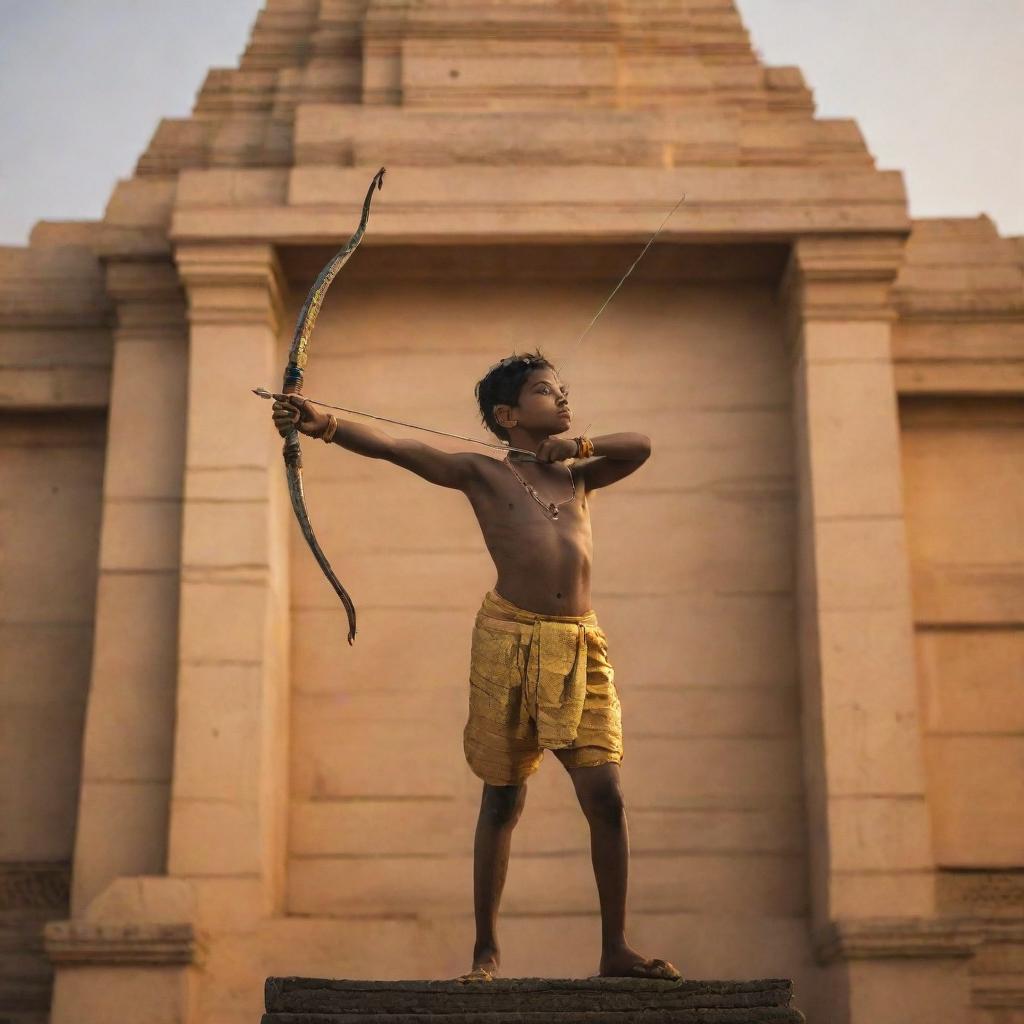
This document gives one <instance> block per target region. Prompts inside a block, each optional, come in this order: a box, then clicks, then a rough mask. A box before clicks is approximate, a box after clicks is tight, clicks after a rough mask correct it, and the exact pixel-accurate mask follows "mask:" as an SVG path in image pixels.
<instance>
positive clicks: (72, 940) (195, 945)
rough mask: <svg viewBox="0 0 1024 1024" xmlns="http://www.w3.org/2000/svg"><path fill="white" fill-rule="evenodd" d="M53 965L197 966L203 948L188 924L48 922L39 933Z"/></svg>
mask: <svg viewBox="0 0 1024 1024" xmlns="http://www.w3.org/2000/svg"><path fill="white" fill-rule="evenodd" d="M43 942H44V945H45V948H46V953H47V955H48V956H49V958H50V960H51V962H52V963H54V964H61V965H63V964H105V965H113V966H137V965H149V966H161V965H174V964H194V963H198V962H199V960H200V958H201V954H202V952H203V945H202V942H201V941H200V939H199V937H198V935H197V933H196V931H195V929H194V928H193V927H192V925H191V924H115V923H104V924H99V923H93V922H83V921H51V922H50V923H49V924H48V925H47V926H46V928H45V930H44V933H43Z"/></svg>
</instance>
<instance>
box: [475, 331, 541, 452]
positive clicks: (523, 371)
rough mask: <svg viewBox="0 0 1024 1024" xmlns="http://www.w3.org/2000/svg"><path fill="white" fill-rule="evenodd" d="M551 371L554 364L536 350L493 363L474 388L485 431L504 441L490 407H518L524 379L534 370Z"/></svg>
mask: <svg viewBox="0 0 1024 1024" xmlns="http://www.w3.org/2000/svg"><path fill="white" fill-rule="evenodd" d="M554 368H555V367H554V365H553V364H552V363H551V362H549V361H548V360H547V359H546V358H545V357H544V356H543V355H541V353H540V350H539V349H538V350H537V351H536V352H527V353H525V354H524V355H517V354H516V353H513V354H512V355H510V356H506V357H505V358H504V359H502V360H501V362H498V363H495V364H494V365H493V366H492V367H491V368H490V369H489V370H488V371H487V373H486V375H485V376H484V378H483V379H482V380H479V381H477V385H476V387H475V388H474V394H475V395H476V400H477V402H478V403H479V405H480V419H481V420H482V421H483V423H484V424H485V425H486V427H487V429H488V430H490V432H491V433H492V434H494V435H495V436H496V437H498V438H500V439H501V440H502V441H508V440H509V433H508V431H507V430H506V429H505V428H504V427H503V426H502V425H501V424H500V423H498V421H497V420H496V419H495V418H494V407H495V406H496V405H518V404H519V392H520V391H522V389H523V385H524V384H525V383H526V379H527V377H529V376H530V374H531V373H533V371H534V370H554Z"/></svg>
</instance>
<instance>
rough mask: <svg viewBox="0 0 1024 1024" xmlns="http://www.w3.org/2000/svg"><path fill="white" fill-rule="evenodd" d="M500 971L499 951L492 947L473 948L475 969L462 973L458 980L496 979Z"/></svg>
mask: <svg viewBox="0 0 1024 1024" xmlns="http://www.w3.org/2000/svg"><path fill="white" fill-rule="evenodd" d="M497 973H498V951H497V950H496V949H494V948H491V947H484V948H482V949H481V948H479V947H478V948H477V949H475V950H473V969H472V970H471V971H469V972H468V973H467V974H460V975H459V977H457V978H456V979H455V980H456V981H465V982H469V981H494V976H495V975H496V974H497Z"/></svg>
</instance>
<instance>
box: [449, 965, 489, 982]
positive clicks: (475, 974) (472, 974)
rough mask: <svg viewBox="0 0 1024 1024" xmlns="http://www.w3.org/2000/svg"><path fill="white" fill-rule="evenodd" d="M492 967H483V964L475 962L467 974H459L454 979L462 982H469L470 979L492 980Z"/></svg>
mask: <svg viewBox="0 0 1024 1024" xmlns="http://www.w3.org/2000/svg"><path fill="white" fill-rule="evenodd" d="M494 973H495V971H494V969H491V968H489V967H485V966H484V965H483V964H477V965H476V967H474V968H473V970H471V971H469V972H468V973H467V974H460V975H459V976H458V977H457V978H456V979H455V980H456V981H461V982H463V983H469V982H472V981H494Z"/></svg>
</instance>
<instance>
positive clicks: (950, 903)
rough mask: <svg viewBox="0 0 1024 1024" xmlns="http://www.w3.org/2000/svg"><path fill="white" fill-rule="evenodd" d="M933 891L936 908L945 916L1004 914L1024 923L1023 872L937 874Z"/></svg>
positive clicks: (949, 872) (945, 872)
mask: <svg viewBox="0 0 1024 1024" xmlns="http://www.w3.org/2000/svg"><path fill="white" fill-rule="evenodd" d="M936 890H937V899H938V904H939V907H940V908H941V909H942V910H944V911H946V912H949V913H967V914H979V915H986V916H987V915H992V916H1001V915H1004V914H1005V915H1012V916H1013V917H1016V918H1020V919H1021V920H1022V921H1024V872H1022V871H995V870H993V871H939V873H938V875H937V877H936ZM1022 927H1024V925H1022Z"/></svg>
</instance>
